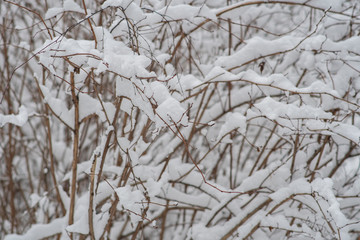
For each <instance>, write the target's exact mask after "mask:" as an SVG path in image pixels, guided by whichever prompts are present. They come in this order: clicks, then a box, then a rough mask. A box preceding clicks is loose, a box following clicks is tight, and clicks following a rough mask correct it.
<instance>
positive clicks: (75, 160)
mask: <svg viewBox="0 0 360 240" xmlns="http://www.w3.org/2000/svg"><path fill="white" fill-rule="evenodd" d="M70 84H71V98H72V101H73V103H74V110H75V111H74V115H75V116H74V129H73V132H74V139H73V161H72V178H71V193H70V209H69V221H68V224H69V225H72V224H73V223H74V209H75V195H76V177H77V173H76V171H77V163H78V155H79V127H80V123H79V99H78V96H77V95H76V93H75V80H74V72H71V73H70ZM70 238H71V239H72V234H70Z"/></svg>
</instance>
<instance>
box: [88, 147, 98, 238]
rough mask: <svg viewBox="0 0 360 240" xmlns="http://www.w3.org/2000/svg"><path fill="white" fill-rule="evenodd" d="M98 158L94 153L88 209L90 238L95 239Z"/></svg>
mask: <svg viewBox="0 0 360 240" xmlns="http://www.w3.org/2000/svg"><path fill="white" fill-rule="evenodd" d="M96 159H97V156H96V154H94V160H93V162H92V165H91V172H90V190H89V210H88V215H89V216H88V217H89V233H90V239H91V240H94V239H95V235H94V219H93V214H94V195H95V194H94V185H95V168H96Z"/></svg>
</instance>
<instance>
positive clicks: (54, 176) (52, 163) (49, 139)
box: [42, 68, 66, 215]
mask: <svg viewBox="0 0 360 240" xmlns="http://www.w3.org/2000/svg"><path fill="white" fill-rule="evenodd" d="M42 84H43V85H45V68H44V69H43V82H42ZM45 116H46V117H45V125H46V134H47V139H48V144H49V156H50V173H51V178H52V181H53V183H54V187H55V191H56V198H57V201H58V203H59V204H60V208H61V212H62V214H63V215H65V214H66V210H65V206H64V203H63V201H62V199H61V196H60V192H59V187H58V184H57V180H56V175H55V161H54V155H53V148H52V137H51V127H50V120H49V105H48V104H45Z"/></svg>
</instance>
